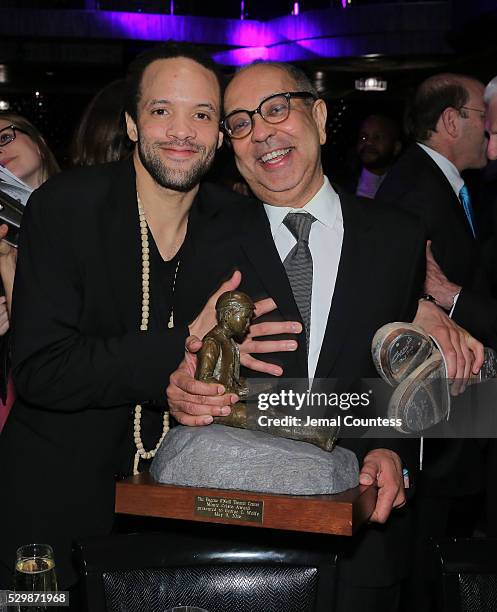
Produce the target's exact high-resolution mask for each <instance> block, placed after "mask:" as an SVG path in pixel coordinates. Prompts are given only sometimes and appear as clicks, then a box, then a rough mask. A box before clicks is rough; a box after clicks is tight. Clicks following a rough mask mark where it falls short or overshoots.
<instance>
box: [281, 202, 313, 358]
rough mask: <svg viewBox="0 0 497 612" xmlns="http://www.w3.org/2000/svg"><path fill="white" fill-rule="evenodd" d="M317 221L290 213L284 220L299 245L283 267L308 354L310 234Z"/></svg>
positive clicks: (305, 213) (287, 257)
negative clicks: (297, 312) (303, 331)
mask: <svg viewBox="0 0 497 612" xmlns="http://www.w3.org/2000/svg"><path fill="white" fill-rule="evenodd" d="M315 220H316V218H315V217H313V216H312V215H311V214H309V213H307V212H304V213H288V214H287V216H286V217H285V219H284V220H283V223H284V224H285V225H286V227H287V228H288V229H289V230H290V231H291V232H292V234H293V235H294V237H295V239H296V240H297V244H296V245H295V246H294V247H293V249H292V250H291V251H290V252H289V253H288V255H287V256H286V257H285V261H284V262H283V265H284V266H285V270H286V274H287V276H288V280H289V281H290V286H291V288H292V291H293V297H294V298H295V303H296V304H297V307H298V309H299V312H300V316H301V317H302V321H303V322H304V327H305V337H306V341H307V352H309V338H310V336H311V300H312V255H311V251H310V249H309V234H310V231H311V225H312V224H313V223H314V221H315Z"/></svg>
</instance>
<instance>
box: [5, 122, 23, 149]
mask: <svg viewBox="0 0 497 612" xmlns="http://www.w3.org/2000/svg"><path fill="white" fill-rule="evenodd" d="M16 131H17V132H22V133H23V134H24V130H21V129H20V128H18V127H16V126H15V125H8V126H7V127H4V128H2V129H1V130H0V147H5V146H7V145H8V144H10V143H11V142H12V141H13V140H15V139H16Z"/></svg>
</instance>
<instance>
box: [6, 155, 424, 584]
mask: <svg viewBox="0 0 497 612" xmlns="http://www.w3.org/2000/svg"><path fill="white" fill-rule="evenodd" d="M342 206H343V213H344V223H345V236H344V244H343V253H342V258H341V264H340V270H339V276H338V280H337V286H336V291H335V296H334V299H333V306H332V311H331V314H330V320H329V329H328V331H327V335H326V339H325V343H324V347H323V352H322V356H321V359H320V363H319V366H318V375H320V376H324V377H328V376H345V377H350V376H358V375H362V376H366V375H373V367H372V363H371V358H370V343H371V339H372V336H373V334H374V332H375V331H376V329H377V327H379V326H380V325H382V324H384V323H386V322H388V321H392V320H405V319H407V320H411V319H412V317H413V316H414V314H415V311H416V305H417V296H418V295H419V293H420V291H421V284H422V280H423V278H424V265H423V263H424V234H423V232H422V231H421V229H420V227H419V226H418V225H417V224H416V222H414V223H411V222H408V221H407V219H406V216H404V214H403V213H395V212H392V213H388V214H386V211H384V210H383V209H382V208H381V207H379V209H378V210H375V211H374V214H372V212H371V204H370V202H366V203H365V206H364V207H363V203H362V202H360V201H358V200H356V199H355V198H349V197H345V196H344V197H343V200H342ZM395 228H400V230H402V232H403V240H402V241H392V240H390V236H391V235H392V233H393V232H394V230H395ZM188 232H189V235H190V236H189V238H190V240H189V243H188V248H187V250H186V252H185V254H184V255H183V259H182V264H181V272H180V274H179V275H178V279H177V285H176V298H175V321H176V324H177V325H178V327H177V328H176V329H175V330H172V331H168V330H167V329H166V328H165V329H164V331H163V332H161V333H146V334H143V333H140V332H138V331H137V329H138V325H139V313H140V260H139V253H140V243H139V232H138V216H137V212H136V196H135V183H134V173H133V169H132V166H131V164H130V163H129V162H128V163H120V164H112V165H106V166H101V167H95V168H90V169H84V170H78V171H75V172H71V173H67V174H62V175H60V176H58V177H56V178H55V179H53V180H51V181H49V182H48V183H46V184H45V185H44V186H43V187H42V188H41V189H40V190H39V191H37V192H36V193H35V194H34V195H33V196H32V199H31V201H30V203H29V205H28V209H27V211H26V216H25V220H24V223H23V231H22V237H21V244H20V249H19V258H20V259H19V264H18V277H17V279H16V288H15V303H14V328H15V329H14V331H15V339H14V342H15V346H14V373H15V379H16V383H17V388H18V391H19V394H20V399H19V400H18V402H17V404H16V406H15V407H14V409H13V413H12V415H11V419H9V422H8V425H7V427H6V430H5V431H4V434H3V435H2V437H1V438H0V465H1V466H2V468H1V469H2V471H3V472H4V474H5V476H6V477H5V479H4V482H3V493H4V496H5V497H4V498H5V499H6V500H7V501H6V502H4V503H3V504H2V505H1V506H0V529H1V530H2V534H1V537H0V542H1V544H0V551H1V560H2V563H3V564H4V570H7V568H9V566H10V565H11V563H12V560H13V555H14V552H15V547H16V546H17V545H18V544H19V543H22V542H25V541H35V540H36V541H48V542H50V543H53V544H54V545H55V548H56V557H57V563H58V571H59V577H60V580H61V583H62V585H64V584H67V582H68V581H70V579H71V577H72V576H71V574H70V570H69V568H70V565H69V549H70V541H71V539H73V538H78V537H83V536H85V535H91V534H95V535H97V534H103V533H108V532H109V530H110V528H111V525H112V517H113V503H114V474H115V473H116V471H118V470H119V466H120V456H119V450H120V449H122V448H123V447H124V449H126V450H128V451H129V435H128V431H129V424H130V414H131V411H132V409H133V406H134V404H135V403H136V402H137V401H143V400H144V399H152V400H156V399H159V400H160V399H161V398H163V396H164V390H165V387H166V385H167V381H168V376H169V373H170V372H171V371H172V370H173V369H175V368H176V366H177V364H178V362H179V361H180V359H181V356H182V351H183V343H184V338H185V336H186V334H187V328H186V325H185V324H186V323H187V322H188V321H190V320H191V319H192V318H193V317H194V316H195V314H196V313H197V312H198V311H199V310H200V308H201V307H202V306H203V304H204V303H205V300H206V297H207V295H208V294H209V293H210V292H211V291H212V290H213V289H214V288H216V287H217V286H218V284H219V282H220V281H221V279H222V278H223V277H225V276H226V275H227V274H228V273H229V272H231V270H232V269H233V267H234V266H238V267H240V269H241V270H242V273H243V275H244V287H245V288H246V289H247V290H248V291H250V293H251V294H252V295H253V297H254V298H258V297H261V296H263V295H268V294H269V295H273V297H274V298H275V300H276V301H277V303H278V306H279V310H278V312H277V316H279V317H280V318H286V319H295V318H297V317H298V312H297V309H296V305H295V303H294V300H293V297H292V294H291V290H290V287H289V285H288V281H287V280H286V276H285V275H284V270H283V268H282V265H281V262H280V260H279V257H278V254H277V252H276V249H275V247H274V243H273V241H272V238H271V235H270V233H269V224H268V221H267V217H266V215H265V213H264V210H263V208H262V206H260V205H258V204H255V203H253V202H251V201H249V200H247V199H245V198H242V197H239V196H236V195H234V194H228V193H226V192H224V191H222V190H220V189H217V188H215V187H209V186H204V187H202V189H201V191H200V193H199V196H198V197H197V199H196V203H195V205H194V207H193V209H192V212H191V216H190V222H189V229H188ZM279 358H281V355H280V356H279ZM283 360H284V362H285V367H286V375H287V376H300V377H302V376H305V375H306V366H305V355H304V353H303V352H302V350H299V351H297V352H296V353H292V354H291V355H287V356H285V357H284V358H283ZM19 440H23V443H24V444H25V448H26V452H24V453H22V452H19ZM390 442H392V441H390ZM347 444H348V445H349V446H350V447H352V448H354V450H355V451H356V452H357V454H358V456H359V459H361V458H362V456H363V455H364V454H365V453H366V452H367V450H369V448H370V447H371V446H372V444H371V442H364V441H357V442H354V441H347ZM381 445H382V446H385V444H381ZM374 446H378V444H374ZM393 446H394V447H395V449H396V450H399V454H400V455H401V456H402V457H403V459H404V461H406V462H407V463H409V461H410V459H409V457H408V456H407V454H406V452H405V451H406V450H408V446H405V445H404V444H401V445H398V443H396V442H395V441H394V442H393ZM34 500H36V501H34ZM383 530H384V528H382V527H379V528H371V529H370V530H368V531H367V533H366V534H363V535H362V536H360V538H358V539H357V540H354V543H356V542H357V545H359V544H360V543H361V540H362V539H364V540H365V541H366V544H367V545H366V546H365V545H362V546H361V547H360V550H361V553H362V554H361V555H359V566H361V567H362V570H361V569H359V570H357V567H358V564H357V554H356V553H355V552H353V551H350V550H346V551H345V554H347V555H349V554H350V555H351V556H352V557H353V563H352V564H351V568H352V569H351V572H350V573H351V574H352V575H353V576H352V577H353V578H354V579H356V580H357V581H358V582H359V583H361V584H364V583H366V584H384V583H390V582H393V581H394V580H396V579H397V578H398V576H399V575H400V574H402V573H403V571H404V568H405V561H406V554H405V551H406V549H407V546H406V543H405V540H404V541H403V540H402V538H405V537H406V530H405V522H404V517H403V513H398V514H397V515H396V516H394V517H393V518H392V520H391V521H390V523H389V526H388V529H387V531H388V533H389V537H388V538H386V539H385V538H384V537H383V534H382V532H383ZM371 554H373V557H371ZM371 559H374V560H375V561H376V560H378V563H376V562H375V563H373V564H372V563H371ZM345 567H346V564H345V563H344V568H345ZM344 571H345V569H344Z"/></svg>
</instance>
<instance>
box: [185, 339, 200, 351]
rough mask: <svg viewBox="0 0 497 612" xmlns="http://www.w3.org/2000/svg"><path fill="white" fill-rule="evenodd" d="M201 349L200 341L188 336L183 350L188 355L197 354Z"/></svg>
mask: <svg viewBox="0 0 497 612" xmlns="http://www.w3.org/2000/svg"><path fill="white" fill-rule="evenodd" d="M201 348H202V340H200V338H197V336H188V338H187V339H186V341H185V349H186V350H187V351H188V352H189V353H198V351H199V350H200V349H201Z"/></svg>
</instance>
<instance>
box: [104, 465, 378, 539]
mask: <svg viewBox="0 0 497 612" xmlns="http://www.w3.org/2000/svg"><path fill="white" fill-rule="evenodd" d="M377 492H378V491H377V488H376V487H374V486H369V487H365V486H358V487H355V488H354V489H350V490H348V491H345V492H344V493H338V494H336V495H273V494H269V493H253V492H251V491H235V490H229V491H228V490H222V489H201V488H197V487H180V486H176V485H162V484H157V483H156V482H154V480H153V479H152V477H151V476H150V474H149V473H148V472H144V473H142V474H139V475H138V476H132V477H130V478H127V479H126V480H122V481H120V482H118V483H117V486H116V512H117V513H119V514H133V515H137V516H151V517H158V518H168V519H182V520H187V521H202V522H206V523H225V524H229V525H244V526H248V527H265V528H269V529H286V530H290V531H307V532H310V533H327V534H332V535H341V536H351V535H353V534H354V533H355V532H356V531H357V529H358V528H359V527H360V526H361V525H362V524H363V523H365V522H366V521H367V520H368V518H369V517H370V516H371V514H372V512H373V510H374V507H375V505H376V497H377Z"/></svg>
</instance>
